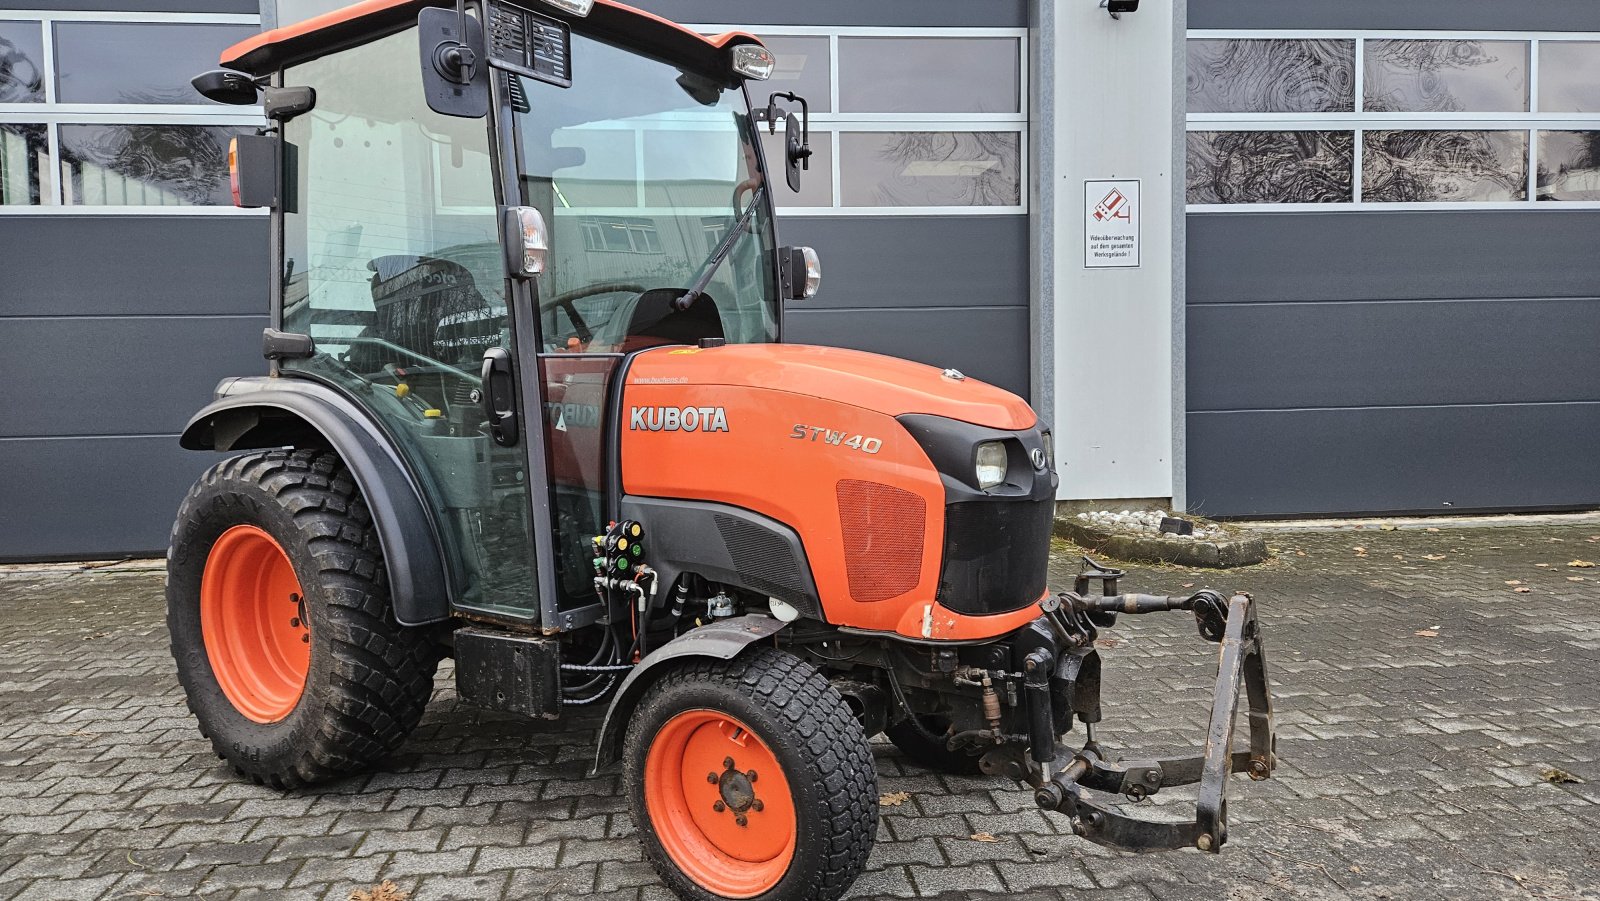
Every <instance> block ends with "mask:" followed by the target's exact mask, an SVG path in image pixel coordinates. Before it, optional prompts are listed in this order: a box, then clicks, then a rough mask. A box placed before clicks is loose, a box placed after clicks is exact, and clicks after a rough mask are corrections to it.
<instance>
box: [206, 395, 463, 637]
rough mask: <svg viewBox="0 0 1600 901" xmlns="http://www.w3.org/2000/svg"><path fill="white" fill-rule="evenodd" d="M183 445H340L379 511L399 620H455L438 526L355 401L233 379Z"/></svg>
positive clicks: (339, 451)
mask: <svg viewBox="0 0 1600 901" xmlns="http://www.w3.org/2000/svg"><path fill="white" fill-rule="evenodd" d="M178 443H179V444H181V445H182V446H183V447H185V448H187V449H189V450H213V451H237V450H252V449H257V448H268V447H325V448H328V449H330V450H333V451H334V452H336V453H337V454H338V455H339V456H340V458H341V459H342V460H343V461H344V464H345V466H346V467H348V468H349V470H350V474H351V475H352V476H354V477H355V480H356V485H357V486H358V487H359V488H360V489H361V496H362V498H363V499H364V500H365V501H366V503H367V509H368V510H370V511H371V512H372V520H373V524H374V525H375V526H377V532H378V543H379V545H380V546H381V548H382V549H383V559H384V564H385V567H386V568H387V569H388V572H389V594H390V597H391V599H392V600H393V603H394V614H395V619H397V620H399V621H400V623H401V624H403V625H407V626H421V625H426V624H428V623H436V622H439V621H441V620H444V619H447V618H449V616H450V602H451V599H452V598H453V597H455V592H454V591H453V587H454V585H453V580H452V577H451V573H450V571H449V568H448V567H447V566H446V565H445V555H444V550H443V545H442V544H441V542H440V537H439V529H438V524H437V523H436V522H434V519H433V516H432V514H431V513H430V512H429V507H428V505H427V503H426V502H425V501H424V500H423V493H422V489H421V487H420V486H419V485H418V484H417V481H416V479H415V477H414V476H413V474H412V473H411V470H410V469H408V468H407V466H406V464H405V462H404V461H403V460H402V459H401V457H400V455H399V453H398V451H396V449H395V447H394V445H393V442H391V441H390V440H389V438H388V437H387V436H386V435H385V434H384V433H383V431H382V430H381V429H379V428H378V426H377V424H376V423H374V422H373V421H372V420H371V419H370V418H369V417H368V415H367V414H366V413H365V412H363V411H362V409H361V408H360V407H359V406H358V405H357V404H356V403H355V402H354V401H352V400H350V399H349V398H347V397H345V396H344V395H343V394H340V393H339V392H338V391H336V390H334V389H333V388H331V387H329V386H327V385H324V384H322V383H321V382H316V381H312V380H310V379H301V378H285V377H269V376H260V377H252V378H236V379H227V380H224V381H223V382H222V383H221V384H219V385H218V386H217V399H216V400H215V401H212V402H211V403H209V404H207V405H206V406H205V407H204V408H202V409H201V410H200V412H198V413H196V414H195V415H194V417H193V418H192V419H190V420H189V424H188V425H187V426H185V427H184V430H183V436H182V437H181V438H179V440H178Z"/></svg>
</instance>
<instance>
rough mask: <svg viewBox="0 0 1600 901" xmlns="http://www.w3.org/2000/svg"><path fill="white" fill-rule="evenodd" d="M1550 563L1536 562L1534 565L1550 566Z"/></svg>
mask: <svg viewBox="0 0 1600 901" xmlns="http://www.w3.org/2000/svg"><path fill="white" fill-rule="evenodd" d="M1549 565H1550V564H1548V563H1535V564H1534V566H1549Z"/></svg>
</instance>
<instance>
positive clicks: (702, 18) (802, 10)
mask: <svg viewBox="0 0 1600 901" xmlns="http://www.w3.org/2000/svg"><path fill="white" fill-rule="evenodd" d="M631 5H633V6H637V7H640V8H641V9H647V10H649V11H650V12H653V13H655V14H656V15H658V16H665V17H666V18H668V19H671V20H673V21H674V22H694V23H708V24H709V23H723V22H725V23H729V24H746V25H817V24H827V25H873V26H881V27H904V26H914V27H927V26H963V25H964V26H974V27H976V26H993V27H996V28H1021V27H1023V26H1025V25H1027V24H1028V0H981V2H977V3H974V2H972V0H803V2H802V0H632V3H631Z"/></svg>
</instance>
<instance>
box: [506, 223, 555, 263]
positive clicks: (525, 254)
mask: <svg viewBox="0 0 1600 901" xmlns="http://www.w3.org/2000/svg"><path fill="white" fill-rule="evenodd" d="M506 233H507V234H506V239H507V240H506V249H507V250H509V251H510V254H509V256H510V259H509V261H508V262H509V263H510V265H511V274H512V275H519V276H522V277H524V278H527V277H530V276H535V275H538V274H539V273H541V272H543V271H544V267H545V264H546V263H548V262H549V259H550V230H549V229H548V228H546V227H545V223H544V214H542V213H540V212H539V210H538V209H537V208H535V207H531V206H514V207H512V208H510V209H508V210H506Z"/></svg>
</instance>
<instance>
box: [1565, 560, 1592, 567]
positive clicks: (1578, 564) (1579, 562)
mask: <svg viewBox="0 0 1600 901" xmlns="http://www.w3.org/2000/svg"><path fill="white" fill-rule="evenodd" d="M1567 565H1568V566H1571V567H1575V568H1577V569H1593V568H1594V563H1593V562H1592V561H1589V560H1574V561H1572V562H1571V563H1568V564H1567Z"/></svg>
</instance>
